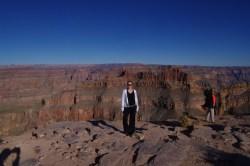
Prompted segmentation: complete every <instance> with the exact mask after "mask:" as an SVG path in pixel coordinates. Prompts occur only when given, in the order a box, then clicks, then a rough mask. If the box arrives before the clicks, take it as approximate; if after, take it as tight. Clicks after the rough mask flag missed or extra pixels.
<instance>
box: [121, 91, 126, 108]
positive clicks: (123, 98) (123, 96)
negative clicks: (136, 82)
mask: <svg viewBox="0 0 250 166" xmlns="http://www.w3.org/2000/svg"><path fill="white" fill-rule="evenodd" d="M124 100H125V91H124V90H123V91H122V108H121V111H122V112H123V111H124Z"/></svg>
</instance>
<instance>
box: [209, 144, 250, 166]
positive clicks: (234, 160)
mask: <svg viewBox="0 0 250 166" xmlns="http://www.w3.org/2000/svg"><path fill="white" fill-rule="evenodd" d="M204 159H205V160H206V161H207V162H209V163H211V164H213V165H215V166H221V165H227V166H234V165H235V166H239V165H249V164H250V158H249V157H247V156H244V155H242V154H239V153H227V152H224V151H220V150H217V149H214V148H211V147H208V148H206V153H205V158H204Z"/></svg>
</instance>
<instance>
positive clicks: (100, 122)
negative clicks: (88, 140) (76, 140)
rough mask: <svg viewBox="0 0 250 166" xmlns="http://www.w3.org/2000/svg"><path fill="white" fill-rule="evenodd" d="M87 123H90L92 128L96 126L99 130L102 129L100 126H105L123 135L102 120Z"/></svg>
mask: <svg viewBox="0 0 250 166" xmlns="http://www.w3.org/2000/svg"><path fill="white" fill-rule="evenodd" d="M88 122H89V123H91V124H92V125H93V126H97V127H100V128H101V129H104V128H103V127H102V126H100V124H101V125H103V126H106V127H108V128H111V129H113V130H115V131H118V132H120V133H123V131H121V130H120V129H118V128H116V127H115V126H112V125H111V124H108V123H107V122H105V121H104V120H90V121H88Z"/></svg>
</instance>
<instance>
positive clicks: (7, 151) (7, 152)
mask: <svg viewBox="0 0 250 166" xmlns="http://www.w3.org/2000/svg"><path fill="white" fill-rule="evenodd" d="M20 153H21V149H20V148H18V147H15V148H13V149H12V150H10V149H9V148H6V149H4V150H3V151H2V152H1V154H0V166H3V165H4V162H5V161H6V160H7V159H8V157H9V156H10V155H12V154H16V158H15V159H14V160H13V161H12V165H13V166H18V165H19V161H20Z"/></svg>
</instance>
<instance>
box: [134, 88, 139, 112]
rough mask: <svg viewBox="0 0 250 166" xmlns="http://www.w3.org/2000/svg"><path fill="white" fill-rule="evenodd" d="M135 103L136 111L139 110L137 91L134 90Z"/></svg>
mask: <svg viewBox="0 0 250 166" xmlns="http://www.w3.org/2000/svg"><path fill="white" fill-rule="evenodd" d="M135 104H136V111H137V112H138V111H139V102H138V96H137V92H136V90H135Z"/></svg>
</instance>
